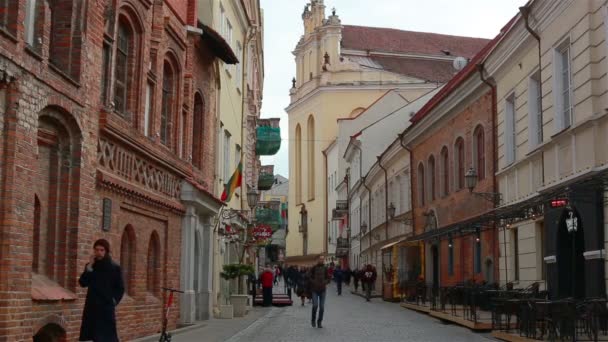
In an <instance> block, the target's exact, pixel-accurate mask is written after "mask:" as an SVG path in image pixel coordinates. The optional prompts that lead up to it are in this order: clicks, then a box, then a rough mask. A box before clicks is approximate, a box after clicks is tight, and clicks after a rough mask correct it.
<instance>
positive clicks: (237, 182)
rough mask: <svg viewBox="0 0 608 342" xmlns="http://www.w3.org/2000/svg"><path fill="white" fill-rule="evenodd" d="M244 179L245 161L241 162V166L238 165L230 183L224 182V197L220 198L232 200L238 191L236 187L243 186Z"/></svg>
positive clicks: (224, 200)
mask: <svg viewBox="0 0 608 342" xmlns="http://www.w3.org/2000/svg"><path fill="white" fill-rule="evenodd" d="M242 180H243V163H242V162H241V163H239V166H237V167H236V170H234V173H233V174H232V177H230V180H229V181H228V183H226V184H224V192H223V193H222V198H220V199H221V200H222V201H223V202H230V199H231V198H232V195H233V194H234V192H235V191H236V189H238V188H240V187H241V183H242Z"/></svg>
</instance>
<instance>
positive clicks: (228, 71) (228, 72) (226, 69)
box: [224, 68, 232, 78]
mask: <svg viewBox="0 0 608 342" xmlns="http://www.w3.org/2000/svg"><path fill="white" fill-rule="evenodd" d="M224 70H225V71H226V74H227V75H228V77H229V78H232V74H231V73H230V70H228V68H224Z"/></svg>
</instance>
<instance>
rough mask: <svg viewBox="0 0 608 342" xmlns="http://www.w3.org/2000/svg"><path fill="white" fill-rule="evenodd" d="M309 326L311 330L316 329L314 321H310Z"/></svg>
mask: <svg viewBox="0 0 608 342" xmlns="http://www.w3.org/2000/svg"><path fill="white" fill-rule="evenodd" d="M310 325H312V327H313V328H316V326H315V320H314V319H313V320H312V321H310Z"/></svg>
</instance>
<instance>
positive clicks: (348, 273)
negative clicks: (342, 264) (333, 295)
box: [344, 266, 353, 286]
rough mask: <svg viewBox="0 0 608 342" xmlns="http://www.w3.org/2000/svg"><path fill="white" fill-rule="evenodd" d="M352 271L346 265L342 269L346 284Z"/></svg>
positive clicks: (348, 284)
mask: <svg viewBox="0 0 608 342" xmlns="http://www.w3.org/2000/svg"><path fill="white" fill-rule="evenodd" d="M352 275H353V272H352V271H351V270H350V267H348V266H347V267H346V269H345V270H344V283H345V284H346V286H350V278H351V277H352Z"/></svg>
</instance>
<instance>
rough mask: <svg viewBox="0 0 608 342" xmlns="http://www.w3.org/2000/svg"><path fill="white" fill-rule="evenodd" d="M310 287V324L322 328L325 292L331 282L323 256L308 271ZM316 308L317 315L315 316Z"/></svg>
mask: <svg viewBox="0 0 608 342" xmlns="http://www.w3.org/2000/svg"><path fill="white" fill-rule="evenodd" d="M308 273H309V275H310V288H311V292H312V318H311V320H310V324H311V325H312V327H313V328H314V327H315V323H316V327H317V328H323V325H322V322H323V313H324V312H325V294H326V289H327V284H329V283H330V282H331V278H330V276H329V273H328V271H327V267H325V256H323V255H321V256H319V259H318V260H317V264H316V265H314V266H313V267H312V268H311V269H310V272H308ZM317 309H318V310H319V316H318V317H317Z"/></svg>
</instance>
